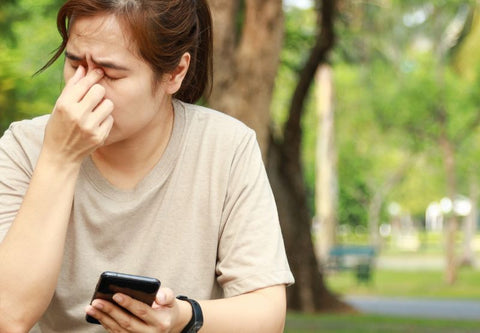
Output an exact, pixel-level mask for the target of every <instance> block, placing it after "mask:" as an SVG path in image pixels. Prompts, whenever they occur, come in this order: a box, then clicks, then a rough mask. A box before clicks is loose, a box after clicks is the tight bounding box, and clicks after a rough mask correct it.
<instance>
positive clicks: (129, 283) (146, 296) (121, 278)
mask: <svg viewBox="0 0 480 333" xmlns="http://www.w3.org/2000/svg"><path fill="white" fill-rule="evenodd" d="M159 288H160V281H159V280H158V279H155V278H151V277H146V276H140V275H130V274H124V273H117V272H110V271H107V272H103V273H102V274H101V275H100V278H99V279H98V282H97V286H96V288H95V292H94V293H93V297H92V300H91V301H90V304H92V302H93V300H94V299H104V300H106V301H109V302H112V303H114V304H115V301H114V300H113V299H112V297H113V295H114V294H116V293H122V294H125V295H128V296H130V297H132V298H135V299H137V300H139V301H142V302H143V303H145V304H148V305H149V306H152V304H153V302H154V301H155V297H156V295H157V292H158V289H159ZM124 310H125V311H127V310H126V309H124ZM127 312H128V311H127ZM86 320H87V322H89V323H92V324H100V322H99V321H98V320H97V319H95V318H93V317H92V316H90V315H88V314H87V316H86Z"/></svg>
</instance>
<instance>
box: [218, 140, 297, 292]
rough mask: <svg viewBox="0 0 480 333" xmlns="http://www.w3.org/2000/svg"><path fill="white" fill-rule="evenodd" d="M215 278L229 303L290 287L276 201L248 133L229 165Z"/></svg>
mask: <svg viewBox="0 0 480 333" xmlns="http://www.w3.org/2000/svg"><path fill="white" fill-rule="evenodd" d="M216 273H217V276H218V282H219V284H220V285H221V286H222V287H223V290H224V294H225V296H227V297H229V296H234V295H238V294H243V293H246V292H249V291H253V290H256V289H260V288H265V287H269V286H273V285H277V284H291V283H293V281H294V279H293V275H292V273H291V271H290V268H289V265H288V262H287V257H286V254H285V247H284V243H283V237H282V234H281V230H280V224H279V220H278V213H277V208H276V204H275V200H274V197H273V193H272V190H271V187H270V184H269V181H268V177H267V174H266V171H265V167H264V164H263V161H262V155H261V152H260V149H259V147H258V144H257V141H256V137H255V134H254V132H253V131H251V130H249V131H248V132H247V133H246V134H245V135H244V136H243V137H242V139H241V140H240V143H239V144H238V146H237V148H236V151H235V154H234V156H233V160H232V164H231V169H230V175H229V182H228V189H227V194H226V198H225V204H224V208H223V214H222V229H221V235H220V240H219V249H218V263H217V267H216Z"/></svg>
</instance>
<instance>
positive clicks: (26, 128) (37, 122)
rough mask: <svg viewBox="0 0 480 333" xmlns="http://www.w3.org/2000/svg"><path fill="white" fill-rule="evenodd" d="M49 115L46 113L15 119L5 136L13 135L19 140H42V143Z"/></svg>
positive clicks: (31, 141)
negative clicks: (25, 118)
mask: <svg viewBox="0 0 480 333" xmlns="http://www.w3.org/2000/svg"><path fill="white" fill-rule="evenodd" d="M49 117H50V115H44V116H40V117H36V118H33V119H27V120H20V121H15V122H13V123H11V124H10V126H9V127H8V129H7V130H6V131H5V133H4V136H3V138H5V137H7V138H8V137H11V138H13V139H15V140H16V141H18V142H25V143H29V142H30V143H38V142H40V144H41V142H43V135H44V132H45V126H46V125H47V122H48V119H49Z"/></svg>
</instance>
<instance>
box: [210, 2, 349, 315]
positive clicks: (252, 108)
mask: <svg viewBox="0 0 480 333" xmlns="http://www.w3.org/2000/svg"><path fill="white" fill-rule="evenodd" d="M209 4H210V6H211V9H212V16H213V23H214V32H213V36H214V59H213V61H214V62H213V67H214V78H213V86H212V94H211V96H210V98H209V99H208V100H207V103H208V105H209V106H210V107H212V108H214V109H217V110H221V111H224V112H226V113H228V114H230V115H232V116H234V117H236V118H238V119H240V120H242V121H243V122H245V123H246V124H247V125H248V126H250V127H251V128H253V129H254V130H255V131H256V133H257V139H258V142H259V144H260V148H261V149H262V152H263V154H264V158H265V160H266V165H267V169H268V173H269V177H270V182H271V184H272V188H273V191H274V194H275V199H276V201H277V205H278V209H279V216H280V223H281V225H282V231H283V235H284V238H285V247H286V250H287V255H288V257H289V262H290V265H291V268H292V271H293V274H294V276H295V279H296V283H295V284H294V285H293V286H292V287H290V288H288V296H289V301H288V305H289V307H290V308H292V309H297V310H307V311H316V310H324V311H327V310H328V311H335V310H337V309H351V308H350V307H348V306H347V305H346V304H344V303H342V302H340V301H339V300H338V299H337V298H336V297H335V296H334V295H332V294H331V293H330V292H329V291H328V290H327V289H326V287H325V284H324V280H323V275H322V274H321V272H320V268H319V265H318V264H317V261H316V258H315V255H314V251H313V245H312V240H311V230H310V225H311V224H310V222H311V215H310V212H309V210H308V207H307V204H306V202H307V200H306V198H307V196H306V189H305V186H304V183H303V182H304V177H303V173H302V170H301V167H300V149H299V142H300V138H301V130H300V126H299V124H300V117H301V113H302V107H303V102H304V99H305V96H306V92H307V90H308V88H309V86H310V84H311V78H312V77H313V74H314V73H315V70H316V68H317V66H318V64H320V63H321V62H322V60H324V59H325V58H326V54H327V52H328V50H329V49H330V48H331V46H332V45H333V8H334V1H332V0H330V1H324V8H323V10H322V18H323V21H324V23H325V24H326V27H327V28H328V29H323V30H322V37H323V38H319V40H321V42H317V44H316V45H315V47H314V50H315V52H313V56H311V58H310V61H309V62H307V66H306V67H305V69H304V70H303V72H302V74H301V78H300V80H299V86H301V89H297V90H296V93H295V94H294V96H295V97H294V100H295V101H294V102H292V105H293V106H294V112H291V118H292V119H294V120H295V121H294V125H293V126H292V125H290V126H288V130H285V131H286V132H288V133H289V134H288V135H286V137H288V138H286V139H285V140H279V141H277V142H275V141H274V140H273V138H271V136H270V135H271V134H270V132H269V128H270V126H269V125H270V101H271V98H272V92H273V87H274V80H275V76H276V73H277V67H278V64H279V56H280V51H281V48H282V38H283V8H282V1H281V0H245V1H240V0H209ZM243 6H244V7H243ZM242 11H243V12H242ZM324 12H325V13H324ZM239 13H240V14H242V13H243V14H244V15H243V16H242V15H240V17H243V22H241V27H240V28H239V25H238V20H237V18H238V17H239ZM326 37H328V38H326ZM309 77H310V79H308V78H309ZM305 78H307V80H305ZM297 123H298V126H297V125H296V124H297ZM292 138H294V139H293V141H292ZM292 151H293V154H292Z"/></svg>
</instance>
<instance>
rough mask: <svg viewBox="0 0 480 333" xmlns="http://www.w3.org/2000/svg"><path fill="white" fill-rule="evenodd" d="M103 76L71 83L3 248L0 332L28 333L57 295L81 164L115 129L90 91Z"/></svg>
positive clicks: (97, 93)
mask: <svg viewBox="0 0 480 333" xmlns="http://www.w3.org/2000/svg"><path fill="white" fill-rule="evenodd" d="M102 76H103V73H98V72H95V71H92V72H90V73H89V74H87V75H85V71H84V69H83V68H80V69H79V70H78V71H77V73H76V74H75V75H74V76H73V77H72V78H71V79H70V80H69V81H68V83H67V85H66V86H65V89H64V90H63V92H62V94H61V96H60V97H59V99H58V101H57V104H56V106H55V109H54V111H53V113H52V116H51V118H50V120H49V123H48V124H47V127H46V130H45V138H44V143H43V147H42V150H41V152H40V156H39V159H38V162H37V165H36V167H35V170H34V172H33V175H32V178H31V180H30V184H29V187H28V190H27V192H26V194H25V196H24V198H23V202H22V205H21V206H20V209H19V211H18V213H17V215H16V217H15V219H14V221H13V223H12V225H11V227H10V229H9V231H8V233H7V234H6V236H5V239H4V240H3V242H2V243H0V262H1V263H2V264H1V265H0V300H1V301H0V313H1V314H2V315H1V316H0V331H1V332H17V331H19V332H25V331H28V330H29V329H30V327H32V326H33V325H34V324H35V322H36V321H37V320H38V318H40V316H41V315H42V314H43V312H44V311H45V310H46V308H47V306H48V304H49V303H50V300H51V297H52V295H53V293H54V290H55V286H56V283H57V278H58V275H59V272H60V266H61V261H62V258H63V248H64V242H65V235H66V231H67V227H68V221H69V219H70V210H71V206H72V201H73V195H74V190H75V183H76V180H77V176H78V173H79V170H80V165H81V162H82V160H83V158H84V157H85V156H87V155H88V154H89V153H90V152H91V151H93V150H94V149H95V148H96V147H98V146H99V145H100V144H101V143H102V142H103V139H104V138H105V137H106V135H107V134H108V132H109V131H110V128H111V126H112V121H113V120H112V119H110V118H111V116H109V115H110V113H111V111H112V108H113V106H112V105H111V102H109V101H108V102H107V103H105V100H104V101H103V102H102V99H103V96H104V91H103V93H102V89H101V87H100V89H98V87H99V86H98V85H97V88H95V89H91V88H92V87H94V86H95V85H94V84H95V83H96V82H97V81H98V80H99V79H100V78H101V77H102ZM92 110H93V111H95V112H92Z"/></svg>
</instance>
